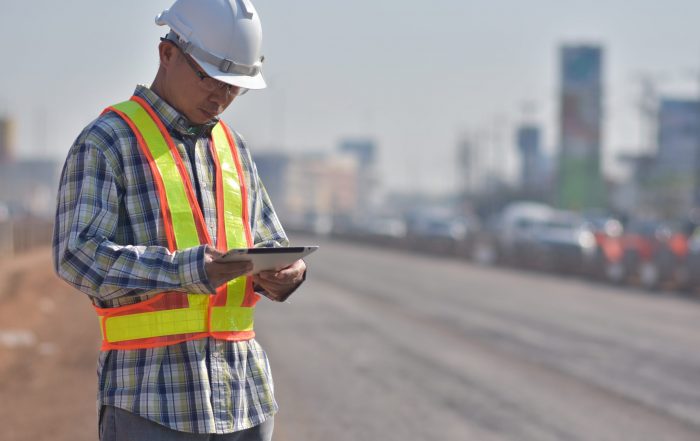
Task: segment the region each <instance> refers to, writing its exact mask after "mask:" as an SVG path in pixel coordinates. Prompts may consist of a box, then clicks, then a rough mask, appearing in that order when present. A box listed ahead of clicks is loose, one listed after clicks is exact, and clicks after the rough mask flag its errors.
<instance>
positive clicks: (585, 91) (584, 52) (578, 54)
mask: <svg viewBox="0 0 700 441" xmlns="http://www.w3.org/2000/svg"><path fill="white" fill-rule="evenodd" d="M560 63H561V65H560V68H561V93H560V97H559V136H560V139H559V147H560V150H559V174H558V177H559V179H558V188H557V189H558V204H559V205H560V206H562V207H563V208H567V209H574V210H580V209H586V208H595V207H602V206H604V205H605V204H606V201H605V191H604V186H603V179H602V175H601V163H600V158H601V138H602V136H601V125H602V95H603V87H602V49H601V48H600V47H599V46H588V45H578V46H564V47H562V48H561V53H560Z"/></svg>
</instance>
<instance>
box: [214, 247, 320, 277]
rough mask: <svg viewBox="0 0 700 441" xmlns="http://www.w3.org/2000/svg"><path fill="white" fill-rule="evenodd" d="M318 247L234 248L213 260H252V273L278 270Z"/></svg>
mask: <svg viewBox="0 0 700 441" xmlns="http://www.w3.org/2000/svg"><path fill="white" fill-rule="evenodd" d="M317 249H318V246H316V245H311V246H303V247H277V248H234V249H232V250H228V251H227V252H226V254H224V255H223V256H221V257H219V258H218V259H216V260H215V262H244V261H251V262H253V272H252V274H257V273H259V272H260V271H266V270H280V269H282V268H284V267H286V266H289V265H291V264H292V263H294V262H296V261H297V260H299V259H301V258H302V257H304V256H308V255H309V254H311V253H313V252H314V251H316V250H317Z"/></svg>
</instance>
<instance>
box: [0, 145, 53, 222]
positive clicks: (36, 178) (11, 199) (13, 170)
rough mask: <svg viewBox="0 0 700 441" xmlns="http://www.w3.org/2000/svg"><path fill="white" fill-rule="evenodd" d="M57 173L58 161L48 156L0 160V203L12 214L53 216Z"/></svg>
mask: <svg viewBox="0 0 700 441" xmlns="http://www.w3.org/2000/svg"><path fill="white" fill-rule="evenodd" d="M59 172H60V169H59V164H58V163H57V162H56V161H52V160H47V159H31V160H21V161H13V162H8V163H0V202H1V203H3V204H4V205H5V206H6V207H7V209H8V210H9V212H10V214H11V215H12V216H14V217H17V216H24V215H31V216H35V217H42V218H51V217H53V216H54V214H55V211H56V194H57V191H58V180H59Z"/></svg>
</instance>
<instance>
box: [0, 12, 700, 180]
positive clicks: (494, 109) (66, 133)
mask: <svg viewBox="0 0 700 441" xmlns="http://www.w3.org/2000/svg"><path fill="white" fill-rule="evenodd" d="M170 4H171V1H169V0H168V1H165V0H163V1H161V0H153V1H143V0H141V1H137V0H121V1H112V2H102V1H94V0H93V1H87V0H75V1H55V0H53V1H45V0H35V1H32V2H19V1H8V0H2V9H1V10H2V13H1V14H0V41H1V42H2V43H0V45H1V46H0V47H1V48H2V56H3V60H4V61H3V66H2V69H1V70H0V75H1V77H0V78H1V79H2V81H0V113H4V114H7V113H10V114H12V115H13V116H14V117H15V119H16V121H17V124H18V130H17V135H18V136H17V137H18V150H19V154H20V155H21V156H24V157H27V156H36V155H48V156H51V157H55V158H60V159H61V160H62V159H63V158H64V157H65V153H66V152H67V150H68V148H69V147H70V145H71V143H72V141H73V139H74V138H75V137H76V135H77V134H78V133H79V132H80V130H81V129H82V128H83V127H84V126H85V125H86V124H87V123H88V122H89V121H90V120H91V119H93V118H94V117H96V116H97V115H98V114H99V112H100V111H101V110H102V109H103V108H104V107H106V106H108V105H110V104H113V103H116V102H119V101H122V100H125V99H128V97H129V96H130V94H131V92H132V91H133V88H134V86H135V85H136V84H137V83H148V84H150V82H151V80H152V79H153V76H154V74H155V71H156V68H157V52H156V46H157V43H158V37H159V36H162V35H164V34H165V32H166V30H165V28H163V27H158V26H156V25H155V24H154V17H155V15H156V14H157V13H159V12H160V11H161V10H163V9H165V8H167V7H168V6H169V5H170ZM255 5H256V7H257V9H258V12H259V13H260V16H261V19H262V23H263V35H264V38H263V49H264V50H263V52H264V54H265V66H264V70H263V73H264V75H265V76H266V78H267V80H268V83H269V88H268V89H266V90H263V91H259V92H251V93H249V94H247V95H245V96H243V97H241V98H240V99H239V100H237V101H235V102H234V103H233V104H232V106H231V107H230V108H229V110H228V111H227V112H226V113H225V114H224V118H225V119H226V120H227V121H228V122H230V123H231V124H232V125H233V127H235V128H236V129H237V130H239V131H240V132H242V134H243V135H244V136H245V137H246V138H247V140H248V142H249V145H250V146H251V148H252V150H253V152H255V151H256V150H257V151H268V150H271V149H273V148H281V149H285V150H286V151H288V152H294V151H303V150H312V149H313V150H330V149H331V148H333V147H334V146H335V145H336V144H337V141H338V140H339V139H340V138H341V137H343V136H365V135H367V136H372V137H374V138H375V139H376V140H377V142H378V145H379V148H380V152H379V156H380V158H379V159H380V170H381V171H382V175H383V178H382V181H383V182H384V183H385V184H386V185H388V186H389V187H391V188H394V189H401V188H403V189H409V190H415V189H418V188H427V189H431V190H433V191H445V190H450V189H452V188H453V187H454V185H455V181H456V180H455V176H456V168H455V165H454V164H455V156H456V154H455V144H456V142H457V139H458V137H459V135H460V133H463V132H474V133H479V134H481V135H480V136H481V138H483V139H484V143H483V145H482V147H481V148H482V149H483V151H484V156H483V158H484V160H488V161H491V163H493V164H496V163H497V162H498V163H499V164H501V165H500V167H502V168H504V169H510V170H512V169H514V167H515V166H516V165H517V162H516V159H515V157H514V156H515V155H514V154H513V153H512V152H514V151H515V150H514V148H513V146H512V144H513V143H512V138H513V135H512V131H513V128H514V126H515V125H516V124H517V123H518V122H520V121H521V120H522V116H523V112H522V107H523V103H524V102H527V101H530V102H533V103H535V105H536V109H537V111H536V112H535V114H534V118H533V119H535V120H536V121H538V122H540V123H541V124H542V126H543V128H544V130H545V135H546V139H547V148H548V149H550V150H551V149H552V148H553V146H554V143H555V141H556V136H557V133H556V119H555V115H556V110H557V99H556V96H557V95H556V94H557V89H558V87H559V82H558V78H557V70H558V60H557V53H558V47H559V45H560V44H562V43H569V42H573V43H576V42H592V43H600V44H603V45H604V47H605V62H604V69H605V72H604V78H605V87H606V97H605V111H606V123H605V135H604V137H605V149H606V157H607V160H606V169H608V170H612V168H611V166H612V161H611V158H612V157H613V155H614V154H615V153H617V152H619V151H621V150H623V149H625V150H630V149H633V148H635V146H637V145H638V144H639V132H640V130H639V116H638V113H637V111H636V109H635V101H636V99H637V97H638V90H639V84H638V82H637V80H636V79H635V78H637V76H638V75H639V74H640V73H645V72H646V73H651V74H654V75H658V76H659V85H660V89H661V91H663V92H665V93H671V94H675V95H682V94H685V95H691V94H697V93H698V83H699V82H700V80H698V79H697V78H698V77H700V75H698V70H699V69H700V2H699V1H697V0H665V1H658V0H637V1H629V0H625V1H623V0H607V1H592V0H589V1H565V0H557V1H555V0H533V1H526V0H501V1H495V0H478V1H468V0H433V1H422V2H419V1H410V0H402V1H399V0H382V1H380V0H355V1H334V0H325V1H270V0H267V1H265V0H258V1H257V2H256V3H255ZM693 75H694V76H693ZM35 127H38V129H36V128H35ZM41 127H45V129H44V130H42V129H41ZM494 140H495V141H499V140H500V145H502V146H503V147H501V148H499V149H498V150H495V149H494V142H495V141H494Z"/></svg>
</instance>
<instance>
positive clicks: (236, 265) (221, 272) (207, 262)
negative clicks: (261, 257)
mask: <svg viewBox="0 0 700 441" xmlns="http://www.w3.org/2000/svg"><path fill="white" fill-rule="evenodd" d="M223 254H224V253H222V252H221V251H219V250H217V249H215V248H213V247H211V246H207V248H206V250H205V252H204V269H205V270H206V272H207V277H208V278H209V283H210V284H211V285H212V286H213V287H214V288H218V287H219V286H221V285H223V284H224V283H226V282H228V281H229V280H233V279H235V278H236V277H240V276H243V275H245V274H247V273H249V272H250V271H252V270H253V263H252V262H215V260H216V259H217V258H219V257H221V256H222V255H223Z"/></svg>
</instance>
